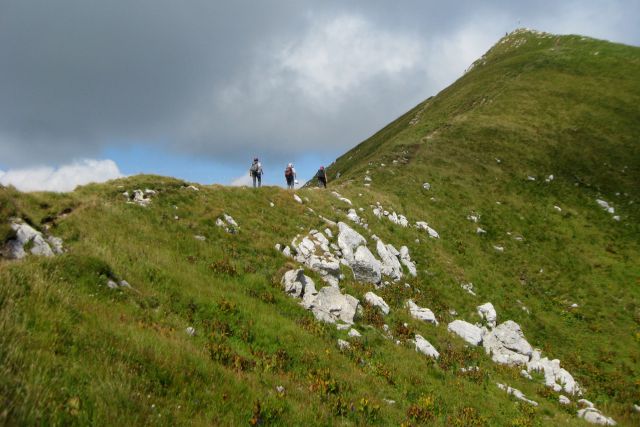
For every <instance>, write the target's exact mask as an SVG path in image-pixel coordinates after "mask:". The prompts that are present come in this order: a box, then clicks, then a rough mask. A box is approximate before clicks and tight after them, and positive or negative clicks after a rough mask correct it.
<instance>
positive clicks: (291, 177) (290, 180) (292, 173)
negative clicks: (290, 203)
mask: <svg viewBox="0 0 640 427" xmlns="http://www.w3.org/2000/svg"><path fill="white" fill-rule="evenodd" d="M284 178H285V179H286V180H287V188H288V189H290V190H293V189H294V186H295V184H296V183H297V181H296V170H295V169H294V167H293V163H289V164H288V165H287V167H286V169H285V170H284Z"/></svg>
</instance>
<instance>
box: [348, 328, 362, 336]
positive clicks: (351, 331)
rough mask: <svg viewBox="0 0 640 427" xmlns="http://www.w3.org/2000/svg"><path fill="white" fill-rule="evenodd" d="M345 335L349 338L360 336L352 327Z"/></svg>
mask: <svg viewBox="0 0 640 427" xmlns="http://www.w3.org/2000/svg"><path fill="white" fill-rule="evenodd" d="M347 335H348V336H349V337H351V338H360V337H361V336H362V335H361V334H360V332H358V331H357V330H355V329H353V328H351V329H349V333H348V334H347Z"/></svg>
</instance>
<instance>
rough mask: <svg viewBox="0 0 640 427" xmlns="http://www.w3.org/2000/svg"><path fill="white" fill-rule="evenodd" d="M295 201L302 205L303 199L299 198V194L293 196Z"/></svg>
mask: <svg viewBox="0 0 640 427" xmlns="http://www.w3.org/2000/svg"><path fill="white" fill-rule="evenodd" d="M293 200H295V201H296V202H298V203H300V204H302V203H303V202H302V199H301V198H300V196H298V195H297V194H294V195H293Z"/></svg>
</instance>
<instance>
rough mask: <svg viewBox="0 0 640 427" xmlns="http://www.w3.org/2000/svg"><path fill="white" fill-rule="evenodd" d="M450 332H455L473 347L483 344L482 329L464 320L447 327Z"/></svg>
mask: <svg viewBox="0 0 640 427" xmlns="http://www.w3.org/2000/svg"><path fill="white" fill-rule="evenodd" d="M447 330H448V331H449V332H453V333H454V334H456V335H458V336H459V337H460V338H462V339H463V340H465V341H466V342H468V343H469V344H471V345H475V346H478V345H480V344H481V343H482V329H480V328H479V327H477V326H476V325H472V324H471V323H469V322H465V321H464V320H454V321H453V322H451V323H449V325H448V326H447Z"/></svg>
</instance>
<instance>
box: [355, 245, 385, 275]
mask: <svg viewBox="0 0 640 427" xmlns="http://www.w3.org/2000/svg"><path fill="white" fill-rule="evenodd" d="M349 266H350V267H351V270H353V277H354V278H355V279H356V280H357V281H359V282H363V283H372V284H378V283H380V281H381V280H382V272H381V270H382V267H381V265H380V261H378V260H377V259H376V258H375V257H374V256H373V254H372V253H371V251H370V250H369V248H367V247H366V246H359V247H358V249H356V253H355V256H354V259H353V261H352V262H350V263H349Z"/></svg>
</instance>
